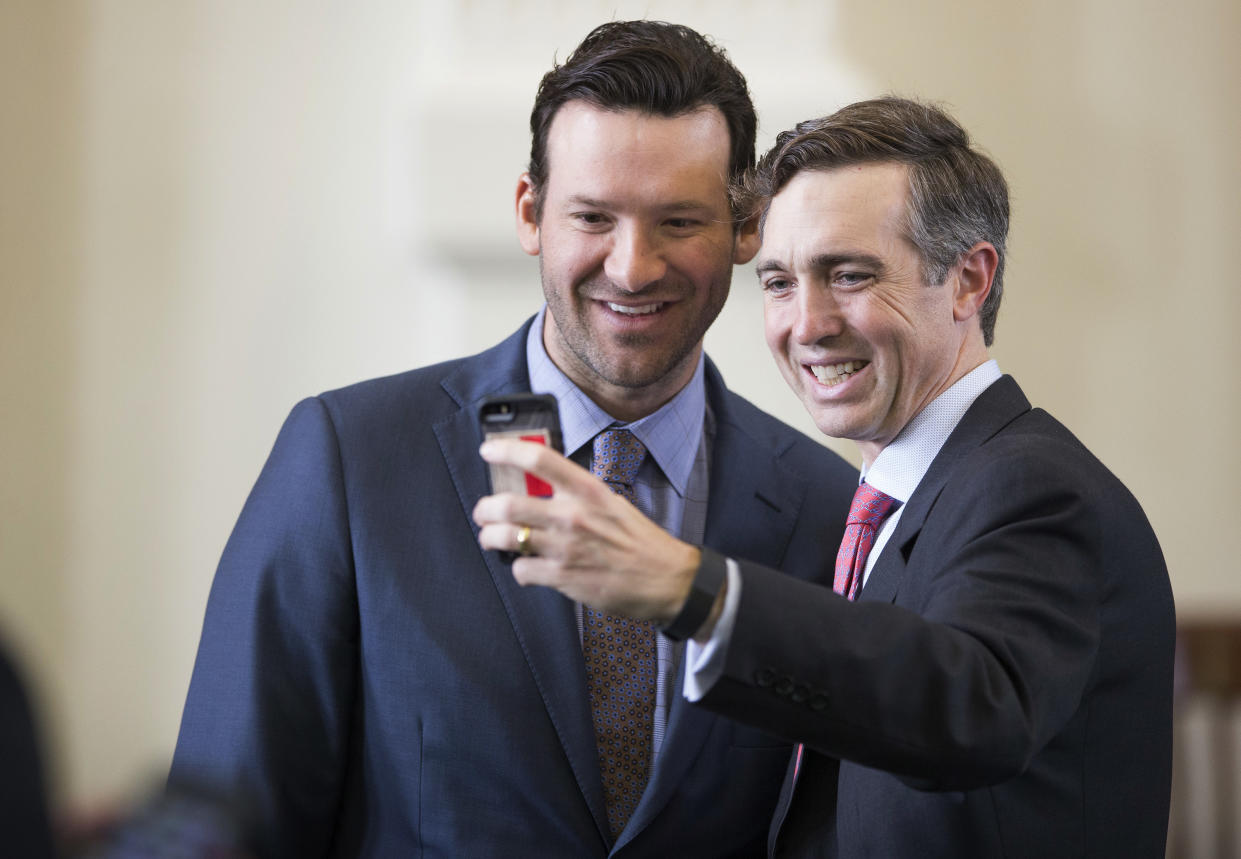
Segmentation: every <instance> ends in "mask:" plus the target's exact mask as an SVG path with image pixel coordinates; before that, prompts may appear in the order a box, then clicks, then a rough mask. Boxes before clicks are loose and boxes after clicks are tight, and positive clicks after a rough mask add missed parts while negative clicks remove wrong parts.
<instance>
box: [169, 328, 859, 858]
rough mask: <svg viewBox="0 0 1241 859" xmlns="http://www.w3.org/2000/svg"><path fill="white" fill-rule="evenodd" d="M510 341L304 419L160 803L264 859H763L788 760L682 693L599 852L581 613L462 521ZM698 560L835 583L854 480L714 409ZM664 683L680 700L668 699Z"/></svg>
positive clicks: (217, 586)
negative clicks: (236, 831)
mask: <svg viewBox="0 0 1241 859" xmlns="http://www.w3.org/2000/svg"><path fill="white" fill-rule="evenodd" d="M528 325H529V323H527V325H526V326H524V327H523V328H522V329H521V330H520V331H518V332H517V333H516V334H515V335H513V336H512V337H510V338H509V339H508V340H506V341H505V342H504V343H501V344H500V345H499V346H497V347H495V348H493V349H491V350H489V351H488V352H485V353H482V354H481V355H477V356H474V357H472V358H466V359H462V360H457V361H452V362H449V363H446V364H441V365H438V366H434V367H429V368H425V369H421V370H416V371H413V372H410V373H405V374H402V375H399V376H394V377H391V378H386V379H379V380H375V381H371V382H366V383H363V384H360V385H355V386H352V387H349V388H345V389H343V390H339V391H334V392H331V393H328V394H324V395H322V396H320V397H317V398H313V399H310V400H306V401H304V402H302V403H301V404H299V405H298V406H297V407H296V408H295V409H294V410H293V413H292V415H291V416H290V417H289V419H288V421H287V423H286V424H285V426H284V428H283V430H282V431H281V433H280V437H279V438H278V440H277V441H276V445H275V449H274V450H273V451H272V454H271V457H270V459H269V460H268V463H267V465H266V467H265V468H264V470H263V473H262V475H261V476H260V477H259V480H258V483H257V485H256V486H255V488H254V490H253V492H252V494H251V495H250V498H249V500H248V501H247V502H246V505H245V509H244V510H243V511H242V514H241V517H240V520H239V522H238V523H237V526H236V529H235V531H234V533H233V535H232V537H231V539H230V540H229V543H228V546H227V548H226V549H225V552H224V556H223V559H222V560H221V562H220V566H219V570H218V571H217V573H216V578H215V581H214V584H213V586H212V589H211V596H210V599H209V602H208V605H207V614H206V620H205V622H204V625H203V634H202V642H201V645H200V647H199V652H198V658H197V662H196V664H195V667H194V674H193V678H192V681H191V684H190V690H189V696H188V699H187V701H186V705H185V713H184V717H183V721H182V725H181V733H180V737H179V740H178V744H177V751H176V756H175V760H174V763H173V769H172V779H173V780H174V781H175V780H190V781H199V782H203V781H206V782H210V783H213V784H215V785H217V786H220V787H222V788H223V789H224V790H226V791H227V792H229V793H232V794H234V795H241V796H245V797H247V798H248V802H249V805H250V807H251V808H252V809H253V810H254V811H255V814H256V817H257V818H258V819H259V821H260V830H261V832H262V834H264V835H265V837H266V840H267V847H268V850H269V852H271V853H273V854H275V855H281V856H298V857H307V856H322V855H333V856H443V857H485V856H550V857H560V856H563V857H575V859H576V857H591V856H598V857H603V856H607V855H613V856H625V857H644V856H649V857H666V856H703V857H715V856H727V855H762V853H763V851H764V843H765V839H766V832H767V829H768V826H769V823H770V819H771V815H772V812H773V809H774V808H775V804H776V800H777V796H778V792H779V788H780V783H781V779H782V778H783V774H784V769H785V763H786V761H787V759H788V753H789V745H788V743H787V742H786V741H783V740H779V739H775V738H773V737H771V736H769V735H768V734H765V733H762V732H759V731H755V730H753V729H750V728H746V727H743V726H740V725H737V724H735V723H733V722H731V721H729V720H727V719H724V718H721V717H718V716H716V715H714V714H712V713H709V712H707V711H705V710H702V709H700V708H697V707H693V706H690V705H688V704H687V703H686V702H685V701H684V700H683V698H682V696H681V695H680V694H679V685H678V687H677V693H676V694H674V703H673V705H672V708H671V712H670V715H669V725H668V732H667V734H666V737H665V740H664V743H663V750H662V752H661V754H660V757H659V759H658V761H657V762H656V765H655V768H654V772H653V775H652V778H651V782H650V785H649V788H648V790H647V792H646V795H645V797H644V799H643V800H642V803H641V805H640V806H639V807H638V809H637V811H636V813H635V815H634V817H633V819H632V821H631V823H630V825H629V827H628V828H627V829H626V831H625V832H624V833H623V834H622V836H621V837H620V839H619V840H618V842H617V843H616V844H615V845H612V844H610V843H609V842H610V838H609V837H608V835H607V831H608V830H607V818H606V814H605V811H604V800H603V789H602V784H601V781H600V775H599V769H598V764H597V755H596V751H595V744H594V734H593V730H592V727H591V719H590V711H589V705H588V699H587V695H586V677H585V668H584V664H583V660H582V650H581V646H580V642H579V640H578V632H577V626H576V623H575V619H574V608H573V604H572V603H571V602H570V601H569V600H567V599H566V598H564V597H562V596H561V595H559V594H558V593H556V592H555V591H552V590H548V589H544V588H525V589H523V588H521V587H519V586H518V585H517V584H516V583H515V582H514V580H513V577H512V574H511V572H510V570H509V567H508V566H507V565H506V564H504V563H502V562H501V561H500V560H499V558H498V557H497V556H496V555H495V554H494V553H484V552H483V551H482V550H480V549H479V547H478V544H477V541H476V534H477V529H476V528H475V526H474V525H473V522H472V521H471V519H470V512H471V510H472V509H473V507H474V504H475V502H476V501H477V500H478V499H479V498H480V497H481V496H482V495H484V494H486V492H487V478H486V472H485V468H484V464H483V462H482V460H481V459H480V458H479V456H478V446H479V444H480V443H481V437H480V435H479V431H478V428H477V420H476V412H477V404H478V401H479V400H480V398H482V397H483V396H484V395H487V394H495V393H501V392H513V391H521V390H526V389H528V387H529V379H528V374H527V370H526V362H525V343H526V332H527V330H528ZM707 397H708V400H709V402H710V404H711V408H712V410H713V412H714V415H715V420H716V435H715V439H714V447H713V458H712V462H711V467H710V497H709V501H708V515H707V526H706V542H707V543H708V544H709V545H711V546H713V547H715V548H716V549H718V550H719V551H721V552H725V553H728V554H730V555H738V556H743V557H751V558H758V559H760V560H762V561H763V562H764V563H767V564H770V565H773V566H779V567H782V568H785V569H790V570H795V571H797V572H798V573H800V574H801V575H805V576H808V577H824V576H825V577H830V575H831V573H830V563H827V564H826V565H825V561H824V559H829V558H830V556H831V554H832V553H833V552H834V551H835V546H836V544H837V543H838V542H839V540H840V537H841V532H842V529H843V520H844V515H845V511H846V510H847V508H848V504H849V499H850V497H851V495H852V492H853V487H854V486H855V485H856V479H857V478H856V472H855V471H854V470H853V469H852V468H851V467H850V466H848V465H847V464H846V463H845V462H844V461H843V460H841V459H839V458H838V457H836V456H835V455H834V454H831V453H829V452H828V451H827V450H825V449H824V448H822V447H821V446H820V445H818V444H817V443H815V442H813V441H811V440H810V439H807V438H806V437H804V436H802V435H800V434H798V433H796V432H794V431H793V430H791V429H789V428H788V427H786V426H784V425H783V424H781V423H779V422H777V421H776V420H774V419H773V418H771V417H770V416H768V415H765V414H763V413H762V412H760V411H759V410H757V409H755V408H754V407H753V406H751V405H750V404H749V403H747V402H745V401H744V400H742V399H741V398H739V397H737V396H735V395H734V394H731V393H729V392H728V391H727V390H726V389H725V388H724V385H723V383H722V381H721V380H720V378H719V374H718V373H717V372H716V371H715V369H714V367H712V366H710V365H708V370H707ZM678 684H679V680H678Z"/></svg>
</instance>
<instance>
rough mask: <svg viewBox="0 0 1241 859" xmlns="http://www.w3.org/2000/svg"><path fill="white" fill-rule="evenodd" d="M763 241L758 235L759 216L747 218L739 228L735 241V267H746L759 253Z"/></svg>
mask: <svg viewBox="0 0 1241 859" xmlns="http://www.w3.org/2000/svg"><path fill="white" fill-rule="evenodd" d="M761 244H762V239H761V238H760V237H759V234H758V216H757V215H755V216H753V217H750V218H747V219H746V220H744V221H742V223H741V226H740V227H738V228H737V236H736V238H734V239H733V265H745V264H746V263H748V262H749V261H750V260H752V259H754V255H755V254H756V253H758V249H759V246H760V245H761Z"/></svg>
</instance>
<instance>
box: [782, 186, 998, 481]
mask: <svg viewBox="0 0 1241 859" xmlns="http://www.w3.org/2000/svg"><path fill="white" fill-rule="evenodd" d="M908 186H909V179H908V171H907V168H906V167H905V166H904V165H900V164H890V163H877V164H863V165H852V166H848V167H839V168H834V169H830V170H805V171H802V172H801V173H798V174H797V175H795V176H794V177H793V178H792V179H791V180H790V181H789V182H788V184H787V185H785V186H784V187H783V188H782V189H781V190H780V192H779V193H778V194H777V195H776V196H775V197H774V198H773V199H772V201H771V205H770V208H769V209H768V212H767V219H766V222H765V225H764V229H763V245H762V249H761V250H760V251H759V262H758V275H759V280H760V282H761V284H762V288H763V295H764V319H765V325H766V335H767V345H768V346H769V347H770V349H771V353H772V355H773V356H774V357H775V359H776V364H777V365H778V366H779V367H780V371H781V373H782V374H783V375H784V378H785V381H787V382H788V383H789V386H790V387H791V388H792V389H793V391H794V392H795V393H796V394H797V395H798V397H800V398H801V401H802V404H803V405H804V406H805V407H806V410H807V411H809V412H810V416H811V417H812V418H813V419H814V422H815V425H816V426H818V428H819V429H820V430H821V431H822V432H824V433H825V434H827V435H830V436H834V437H836V438H848V439H852V440H853V441H855V442H857V444H858V446H859V447H860V448H861V451H862V456H863V459H865V460H866V461H867V462H872V461H874V458H875V456H877V455H878V453H879V451H880V450H882V449H883V448H884V447H885V446H886V445H887V444H888V443H889V442H891V441H892V439H893V438H895V437H896V435H897V434H898V433H899V432H900V431H901V430H902V429H903V428H904V427H905V425H906V424H907V423H909V421H910V420H911V419H912V418H913V417H914V416H915V415H916V414H918V412H920V411H921V410H922V409H923V407H925V406H926V405H927V404H928V403H930V402H931V401H932V400H933V399H935V397H937V396H939V394H941V393H942V392H943V391H945V390H946V389H947V388H948V387H949V386H951V385H952V383H953V382H955V381H956V380H957V379H959V378H960V377H961V376H962V375H964V373H965V372H968V370H970V369H972V368H973V367H974V366H977V364H978V363H980V356H981V358H982V359H985V350H983V348H982V344H981V332H980V331H979V328H978V322H977V319H976V318H974V317H973V316H972V315H971V316H969V318H966V319H961V318H959V317H960V316H961V315H962V314H961V313H960V312H958V311H959V308H957V307H954V298H955V296H956V295H957V291H958V280H959V274H960V272H959V269H954V270H953V271H952V272H950V273H949V276H948V278H947V279H946V280H945V281H944V283H943V284H941V285H939V286H928V285H926V284H925V283H924V282H923V277H922V266H921V262H920V258H919V255H918V251H917V248H916V247H915V246H914V245H913V243H912V242H911V241H910V240H909V238H908V237H907V235H906V230H905V212H906V204H907V199H908V193H909V192H908Z"/></svg>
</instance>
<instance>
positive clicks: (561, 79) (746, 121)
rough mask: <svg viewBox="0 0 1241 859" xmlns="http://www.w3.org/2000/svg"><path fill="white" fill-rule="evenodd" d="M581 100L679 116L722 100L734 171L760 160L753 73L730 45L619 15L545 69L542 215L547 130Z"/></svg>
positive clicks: (539, 125) (537, 169) (539, 121)
mask: <svg viewBox="0 0 1241 859" xmlns="http://www.w3.org/2000/svg"><path fill="white" fill-rule="evenodd" d="M575 100H581V101H585V102H587V103H589V104H591V105H594V106H595V107H598V108H602V109H604V110H639V111H643V112H645V113H649V114H653V115H656V116H665V117H677V116H681V115H683V114H686V113H689V112H690V111H693V110H695V109H697V108H701V107H706V106H714V107H717V108H719V110H720V112H721V113H722V114H723V115H724V121H725V122H726V123H727V124H728V135H729V144H730V145H729V156H728V178H729V179H730V180H735V179H740V177H741V176H742V174H744V172H745V171H746V170H748V169H750V168H751V167H752V166H753V165H754V137H755V133H756V127H757V125H758V120H757V118H756V117H755V115H754V104H753V103H752V102H751V101H750V91H749V89H748V88H747V87H746V82H745V78H744V77H743V76H742V74H741V72H739V71H738V70H737V67H736V66H734V65H733V64H732V62H731V61H730V60H729V59H728V56H727V55H726V54H725V53H724V51H723V49H722V48H719V47H716V45H714V44H713V43H712V42H711V41H710V40H708V39H707V38H706V37H705V36H703V35H701V34H700V33H698V32H696V31H694V30H691V29H690V28H689V27H685V26H682V25H680V24H668V23H665V22H663V21H612V22H609V23H607V24H602V25H600V26H598V27H596V28H595V29H594V30H592V31H591V32H590V34H589V35H588V36H587V37H586V38H585V39H583V40H582V43H581V44H580V45H578V46H577V48H576V49H575V50H574V51H573V53H572V54H570V55H569V58H568V59H567V60H565V62H564V64H563V65H557V66H555V67H553V68H552V70H551V71H550V72H548V73H547V74H545V75H544V76H543V80H542V81H541V82H540V83H539V91H538V95H536V96H535V99H534V110H532V111H531V112H530V134H531V144H530V166H529V168H528V170H529V173H530V179H531V184H532V185H533V186H534V194H535V215H536V217H541V216H542V198H543V193H542V192H543V188H545V187H546V184H547V176H548V169H549V165H548V163H547V134H548V131H549V130H550V129H551V125H552V120H553V119H555V117H556V112H557V111H558V110H560V108H561V107H562V106H563V105H564V104H565V103H567V102H570V101H575Z"/></svg>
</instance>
